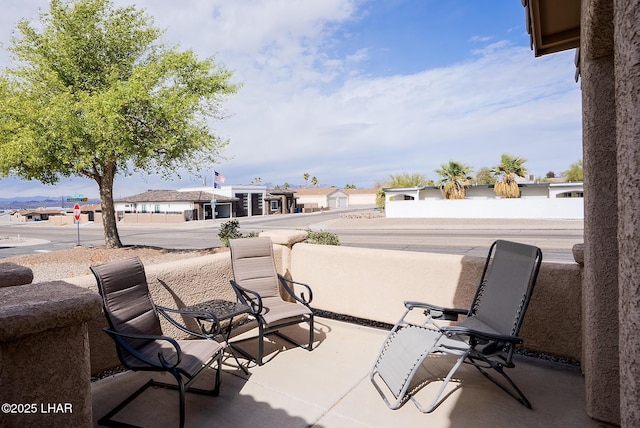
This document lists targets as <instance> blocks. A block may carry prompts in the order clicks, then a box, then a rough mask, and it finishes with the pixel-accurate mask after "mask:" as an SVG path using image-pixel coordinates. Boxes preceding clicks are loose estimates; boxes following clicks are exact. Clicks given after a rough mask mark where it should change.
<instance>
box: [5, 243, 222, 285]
mask: <svg viewBox="0 0 640 428" xmlns="http://www.w3.org/2000/svg"><path fill="white" fill-rule="evenodd" d="M222 251H228V249H227V248H225V247H222V248H209V249H204V250H167V249H164V248H155V247H144V246H130V247H123V248H111V249H109V248H106V247H104V246H99V247H82V246H80V247H74V248H69V249H67V250H58V251H52V252H50V253H37V254H28V255H22V256H14V257H7V258H3V259H0V263H15V264H18V265H21V266H26V267H29V268H31V270H32V271H33V282H34V283H35V282H43V281H51V280H58V279H65V278H73V277H76V276H82V275H90V274H91V271H90V270H89V266H91V265H99V264H103V263H107V262H110V261H114V260H121V259H125V258H128V257H135V256H137V257H139V258H140V260H142V262H143V263H144V264H145V265H149V264H156V263H163V262H169V261H175V260H181V259H186V258H190V257H199V256H203V255H206V254H214V253H218V252H222Z"/></svg>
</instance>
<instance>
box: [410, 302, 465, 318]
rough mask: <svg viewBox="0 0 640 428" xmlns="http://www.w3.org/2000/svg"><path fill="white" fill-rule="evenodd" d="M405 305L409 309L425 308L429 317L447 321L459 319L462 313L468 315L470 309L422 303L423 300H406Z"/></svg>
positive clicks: (425, 312)
mask: <svg viewBox="0 0 640 428" xmlns="http://www.w3.org/2000/svg"><path fill="white" fill-rule="evenodd" d="M404 306H405V307H406V308H407V309H408V310H412V309H423V310H424V314H425V315H426V316H428V317H431V318H433V319H438V320H445V321H457V320H458V316H460V315H468V314H469V310H468V309H457V308H444V307H442V306H436V305H432V304H430V303H422V302H411V301H408V302H404Z"/></svg>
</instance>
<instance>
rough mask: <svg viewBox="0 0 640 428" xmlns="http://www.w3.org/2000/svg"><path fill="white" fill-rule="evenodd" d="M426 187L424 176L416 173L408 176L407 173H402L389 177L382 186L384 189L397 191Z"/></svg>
mask: <svg viewBox="0 0 640 428" xmlns="http://www.w3.org/2000/svg"><path fill="white" fill-rule="evenodd" d="M426 185H427V179H426V178H425V176H424V175H422V174H418V173H413V174H409V173H408V172H403V173H402V174H391V175H389V179H388V180H387V181H386V183H385V184H384V187H387V188H395V189H398V188H404V187H424V186H426Z"/></svg>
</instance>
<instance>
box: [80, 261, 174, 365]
mask: <svg viewBox="0 0 640 428" xmlns="http://www.w3.org/2000/svg"><path fill="white" fill-rule="evenodd" d="M91 271H92V272H93V274H94V275H95V277H96V280H97V281H98V290H99V292H100V295H101V296H102V303H103V307H104V313H105V315H106V317H107V321H108V322H109V327H110V328H111V329H112V330H114V331H118V332H122V333H134V334H146V335H154V336H161V335H162V328H161V327H160V319H159V318H158V314H157V313H156V311H155V308H154V306H153V302H152V300H151V296H150V295H149V286H148V285H147V278H146V275H145V272H144V266H143V264H142V262H141V261H140V259H139V258H137V257H134V258H129V259H124V260H120V261H116V262H111V263H107V264H104V265H100V266H91ZM123 340H125V341H126V342H127V343H128V344H129V345H130V346H131V347H133V348H134V349H140V347H142V346H144V345H146V344H148V343H149V342H152V340H147V339H126V338H123ZM118 351H119V352H120V351H121V348H120V347H118Z"/></svg>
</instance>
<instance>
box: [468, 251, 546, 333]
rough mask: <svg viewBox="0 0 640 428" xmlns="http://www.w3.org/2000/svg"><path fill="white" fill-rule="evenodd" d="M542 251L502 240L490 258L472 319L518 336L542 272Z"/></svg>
mask: <svg viewBox="0 0 640 428" xmlns="http://www.w3.org/2000/svg"><path fill="white" fill-rule="evenodd" d="M541 261H542V252H541V251H540V249H539V248H538V247H535V246H532V245H526V244H521V243H518V242H511V241H503V240H498V241H496V242H494V243H493V245H492V246H491V249H490V250H489V255H488V256H487V264H486V265H485V268H484V272H483V274H482V280H481V283H480V286H479V287H478V290H477V291H476V295H475V297H474V299H473V303H472V309H471V312H472V313H471V316H472V317H474V318H476V319H477V320H478V321H481V322H482V323H484V324H486V325H487V326H489V327H491V328H492V329H494V330H495V331H496V332H497V333H500V334H503V335H517V334H518V332H519V330H520V326H521V324H522V320H523V318H524V314H525V312H526V310H527V306H528V305H529V300H530V299H531V294H532V293H533V286H534V284H535V282H536V277H537V275H538V271H539V269H540V263H541Z"/></svg>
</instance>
